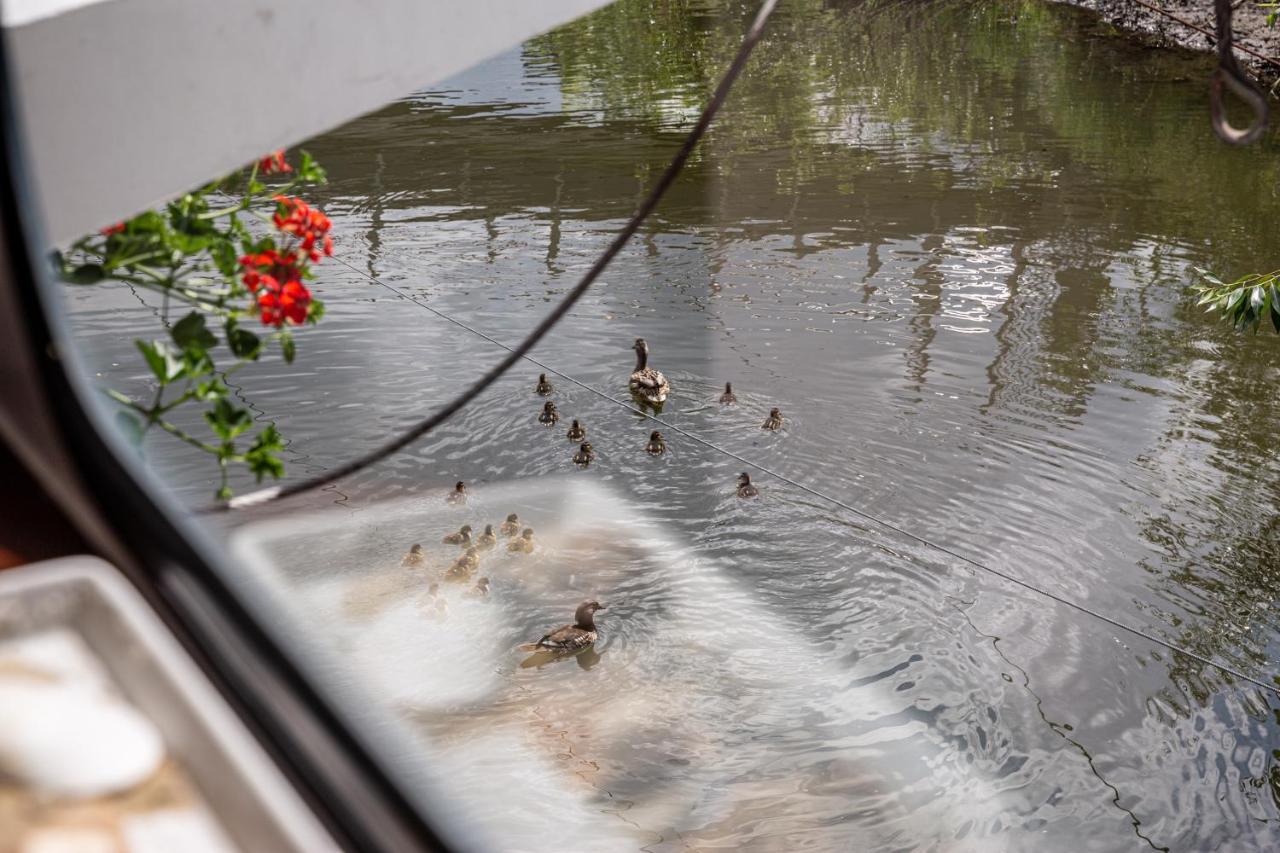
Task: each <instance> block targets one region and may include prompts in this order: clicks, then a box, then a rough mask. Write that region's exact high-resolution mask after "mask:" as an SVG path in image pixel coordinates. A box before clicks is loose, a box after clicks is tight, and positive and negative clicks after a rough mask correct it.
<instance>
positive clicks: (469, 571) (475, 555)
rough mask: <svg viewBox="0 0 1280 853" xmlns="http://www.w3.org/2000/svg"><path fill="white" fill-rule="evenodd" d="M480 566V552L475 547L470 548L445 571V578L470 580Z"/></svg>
mask: <svg viewBox="0 0 1280 853" xmlns="http://www.w3.org/2000/svg"><path fill="white" fill-rule="evenodd" d="M478 568H480V552H479V551H477V550H476V549H475V548H468V549H467V550H466V551H464V552H463V554H462V556H461V557H459V558H458V559H456V560H454V561H453V565H452V566H450V567H449V568H448V570H447V571H445V573H444V579H445V580H447V581H465V580H470V579H471V576H472V575H473V574H475V571H476V569H478Z"/></svg>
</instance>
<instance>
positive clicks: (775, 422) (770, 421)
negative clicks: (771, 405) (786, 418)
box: [760, 409, 782, 432]
mask: <svg viewBox="0 0 1280 853" xmlns="http://www.w3.org/2000/svg"><path fill="white" fill-rule="evenodd" d="M760 429H767V430H770V431H771V432H772V431H776V430H780V429H782V412H781V410H779V409H770V410H769V417H767V418H765V419H764V423H762V424H761V425H760Z"/></svg>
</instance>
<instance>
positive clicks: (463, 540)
mask: <svg viewBox="0 0 1280 853" xmlns="http://www.w3.org/2000/svg"><path fill="white" fill-rule="evenodd" d="M440 541H441V542H443V543H444V544H446V545H461V546H462V547H463V548H465V547H467V546H468V545H470V544H471V525H470V524H464V525H462V527H461V528H459V530H458V532H457V533H446V534H445V536H444V538H443V539H441V540H440Z"/></svg>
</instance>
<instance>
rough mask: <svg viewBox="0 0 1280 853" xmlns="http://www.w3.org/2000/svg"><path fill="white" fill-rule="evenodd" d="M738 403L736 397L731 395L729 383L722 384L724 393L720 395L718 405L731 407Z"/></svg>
mask: <svg viewBox="0 0 1280 853" xmlns="http://www.w3.org/2000/svg"><path fill="white" fill-rule="evenodd" d="M737 402H738V395H737V394H735V393H733V385H732V384H731V383H729V382H726V383H724V393H723V394H721V395H720V405H722V406H733V405H736V404H737Z"/></svg>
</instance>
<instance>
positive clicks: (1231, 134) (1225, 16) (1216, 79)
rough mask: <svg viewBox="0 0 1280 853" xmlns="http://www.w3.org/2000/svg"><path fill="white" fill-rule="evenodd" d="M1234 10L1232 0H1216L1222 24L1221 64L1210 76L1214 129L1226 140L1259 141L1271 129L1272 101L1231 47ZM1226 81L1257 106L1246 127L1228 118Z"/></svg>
mask: <svg viewBox="0 0 1280 853" xmlns="http://www.w3.org/2000/svg"><path fill="white" fill-rule="evenodd" d="M1231 11H1232V9H1231V0H1214V14H1215V15H1216V17H1217V25H1218V26H1217V29H1218V67H1217V68H1215V69H1214V71H1213V77H1211V78H1210V79H1209V118H1210V120H1211V121H1212V122H1213V130H1214V132H1215V133H1217V134H1218V138H1219V139H1221V140H1222V141H1223V142H1228V143H1230V144H1232V145H1248V144H1249V143H1250V142H1256V141H1257V140H1258V138H1259V137H1261V136H1262V132H1263V131H1265V130H1266V129H1267V118H1268V114H1269V113H1270V105H1269V104H1268V103H1267V96H1266V95H1265V94H1263V92H1262V90H1261V89H1260V88H1258V84H1257V83H1255V82H1253V80H1252V79H1250V78H1249V77H1247V76H1245V74H1244V72H1243V71H1241V70H1240V65H1239V63H1237V62H1236V55H1235V53H1234V52H1233V51H1232V49H1231V43H1232V34H1231ZM1224 84H1225V86H1226V87H1227V88H1229V89H1231V91H1232V92H1234V93H1235V94H1236V96H1237V97H1239V98H1240V99H1241V100H1243V101H1244V102H1245V103H1246V104H1248V105H1249V108H1250V109H1252V110H1253V123H1252V124H1250V125H1249V126H1248V127H1246V128H1245V129H1244V130H1240V129H1239V128H1236V127H1232V125H1231V123H1230V122H1228V121H1227V114H1226V110H1225V109H1224V108H1223V103H1222V89H1223V86H1224Z"/></svg>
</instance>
